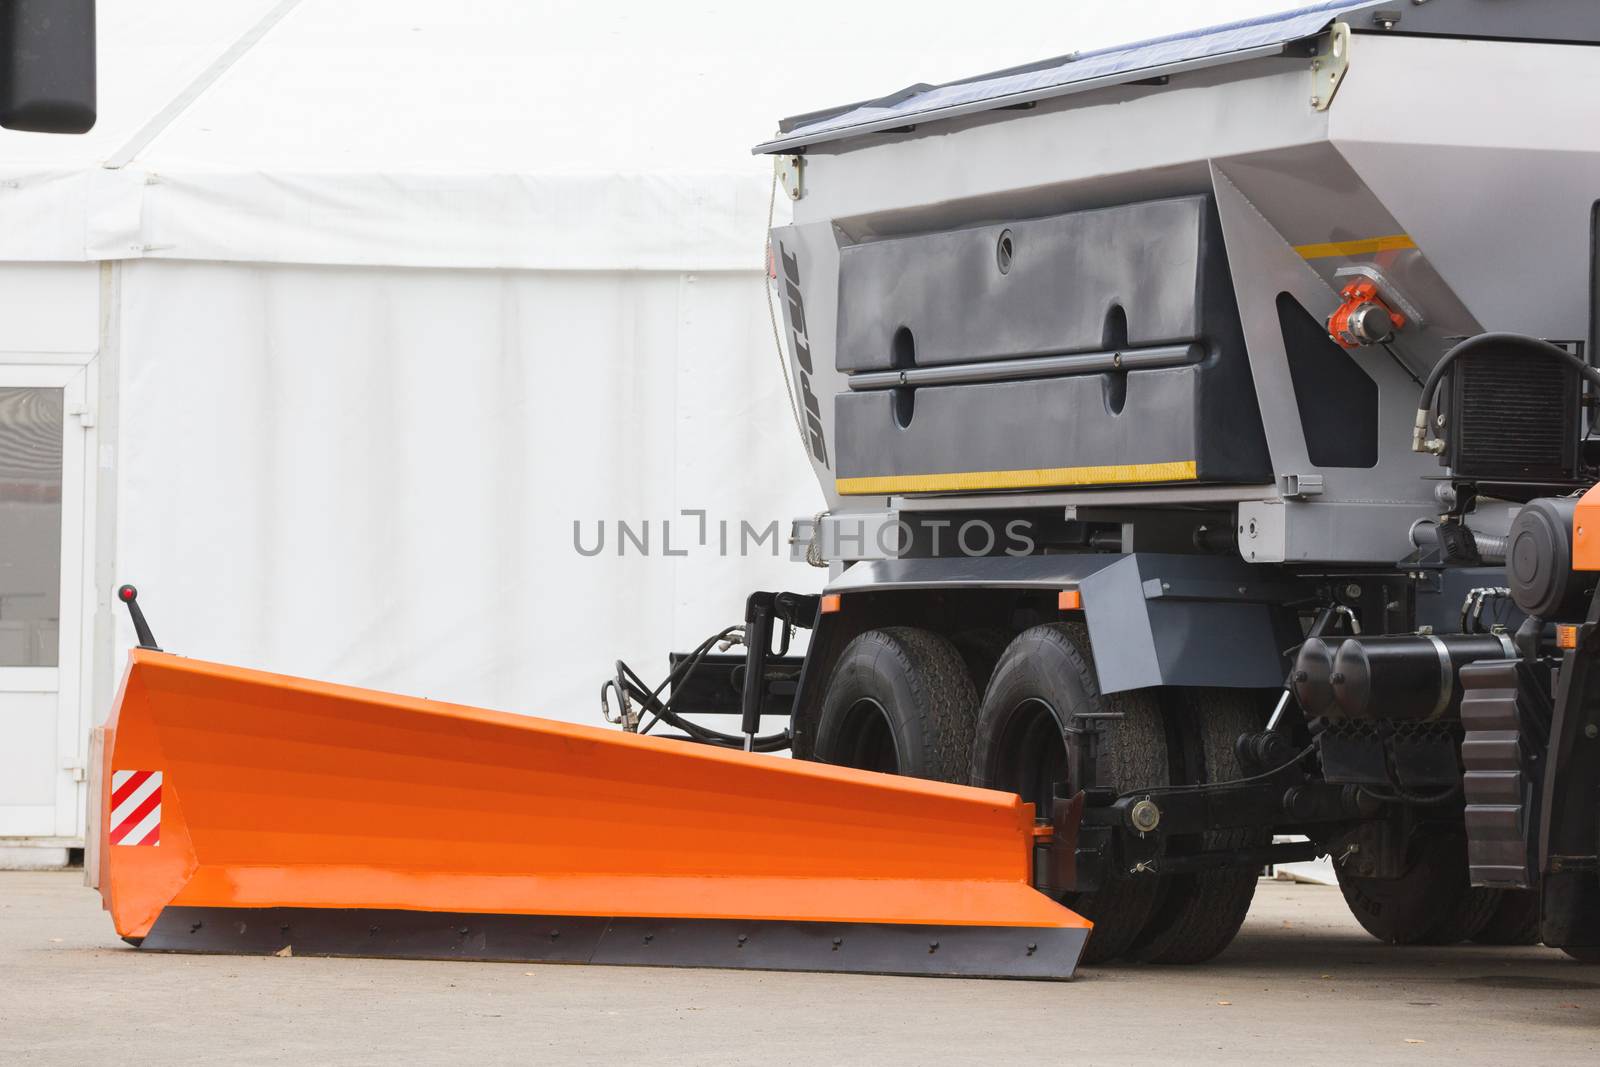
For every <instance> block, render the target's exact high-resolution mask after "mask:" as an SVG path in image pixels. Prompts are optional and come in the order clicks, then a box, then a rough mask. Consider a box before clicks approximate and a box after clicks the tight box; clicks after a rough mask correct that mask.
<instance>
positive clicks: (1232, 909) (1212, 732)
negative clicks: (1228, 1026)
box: [1128, 689, 1272, 963]
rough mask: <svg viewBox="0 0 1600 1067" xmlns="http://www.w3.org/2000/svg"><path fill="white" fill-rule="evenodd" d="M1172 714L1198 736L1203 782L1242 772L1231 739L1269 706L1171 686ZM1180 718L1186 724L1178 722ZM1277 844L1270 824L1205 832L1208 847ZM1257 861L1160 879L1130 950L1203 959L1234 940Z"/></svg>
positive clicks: (1234, 693) (1251, 697)
mask: <svg viewBox="0 0 1600 1067" xmlns="http://www.w3.org/2000/svg"><path fill="white" fill-rule="evenodd" d="M1167 696H1168V707H1169V715H1170V716H1173V717H1175V718H1176V719H1178V720H1182V719H1187V720H1188V723H1189V724H1191V725H1192V726H1193V728H1194V734H1195V736H1196V737H1197V739H1198V747H1199V749H1200V752H1199V755H1200V758H1201V766H1202V768H1203V777H1202V778H1201V780H1202V781H1206V782H1226V781H1231V780H1233V779H1236V778H1240V777H1243V774H1244V772H1243V770H1241V768H1240V767H1239V757H1238V755H1237V754H1236V753H1235V752H1234V742H1236V741H1237V740H1238V738H1239V735H1240V734H1245V733H1252V732H1254V731H1257V730H1260V729H1261V728H1262V726H1263V725H1264V723H1265V722H1266V714H1265V709H1264V708H1262V707H1261V706H1260V703H1261V702H1260V700H1259V699H1258V698H1257V696H1256V694H1254V693H1252V692H1250V691H1248V690H1238V689H1171V690H1168V691H1167ZM1175 725H1183V724H1182V723H1181V722H1178V723H1175ZM1271 843H1272V828H1271V827H1260V828H1250V827H1241V828H1238V829H1232V830H1217V831H1214V832H1211V833H1207V834H1206V835H1205V836H1204V847H1205V848H1206V849H1207V850H1212V849H1225V848H1253V847H1257V846H1260V845H1268V844H1271ZM1260 878H1261V869H1260V868H1259V867H1223V868H1219V869H1217V870H1210V871H1198V872H1195V873H1192V874H1173V875H1166V876H1163V877H1162V879H1161V893H1160V897H1159V899H1158V901H1157V904H1156V908H1155V911H1154V913H1153V914H1152V915H1151V917H1150V922H1149V923H1148V924H1147V925H1146V926H1145V928H1144V930H1143V932H1141V933H1140V934H1139V936H1138V937H1137V938H1136V939H1135V940H1134V942H1133V944H1132V945H1131V946H1130V948H1129V951H1128V956H1129V958H1130V959H1136V960H1140V961H1142V962H1145V963H1203V962H1205V961H1206V960H1209V959H1211V958H1212V957H1214V956H1216V955H1217V954H1218V953H1220V952H1221V951H1222V950H1223V949H1225V948H1227V947H1228V945H1229V944H1231V943H1232V942H1233V939H1234V936H1235V935H1237V934H1238V932H1239V927H1240V926H1242V925H1244V919H1245V915H1246V913H1248V912H1249V910H1250V902H1251V901H1252V900H1254V899H1255V895H1256V883H1257V882H1259V881H1260Z"/></svg>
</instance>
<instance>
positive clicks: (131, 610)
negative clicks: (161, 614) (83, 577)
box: [117, 585, 161, 652]
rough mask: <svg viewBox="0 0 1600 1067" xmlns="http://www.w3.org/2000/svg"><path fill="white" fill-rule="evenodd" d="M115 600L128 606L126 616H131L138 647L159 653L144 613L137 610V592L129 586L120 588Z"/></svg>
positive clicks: (158, 646)
mask: <svg viewBox="0 0 1600 1067" xmlns="http://www.w3.org/2000/svg"><path fill="white" fill-rule="evenodd" d="M117 599H118V600H120V601H122V602H123V603H124V604H126V605H128V614H129V615H131V616H133V632H134V633H136V634H138V635H139V647H140V648H148V649H150V650H151V651H152V652H160V651H161V646H160V645H158V644H156V635H155V634H153V633H151V632H150V624H149V623H147V622H145V621H144V612H143V611H140V610H139V590H137V589H135V588H134V587H133V586H131V585H125V586H122V587H121V588H120V589H118V590H117Z"/></svg>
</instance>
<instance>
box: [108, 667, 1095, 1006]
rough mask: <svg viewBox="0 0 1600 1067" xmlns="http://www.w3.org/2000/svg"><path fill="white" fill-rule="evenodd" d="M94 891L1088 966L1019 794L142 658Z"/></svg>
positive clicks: (311, 917)
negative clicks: (1035, 884)
mask: <svg viewBox="0 0 1600 1067" xmlns="http://www.w3.org/2000/svg"><path fill="white" fill-rule="evenodd" d="M101 766H102V767H103V768H104V773H103V775H102V778H103V781H102V785H101V798H100V804H101V821H100V825H101V840H100V844H101V849H100V856H101V860H100V862H101V864H102V867H101V871H100V889H101V894H102V897H103V899H104V903H105V906H106V908H107V910H109V911H110V912H111V917H112V920H113V922H114V923H115V925H116V929H117V933H118V934H120V935H121V936H122V937H123V938H124V939H126V940H127V941H129V942H131V943H133V944H136V945H140V946H141V947H143V948H146V949H158V950H167V951H192V952H224V953H245V954H273V953H276V954H297V955H332V956H400V957H411V958H442V959H504V960H528V961H550V962H564V963H626V964H661V965H679V966H708V967H753V968H764V969H774V970H815V971H861V972H874V973H895V974H929V975H964V976H993V977H1030V978H1067V977H1071V975H1072V972H1073V969H1074V967H1075V966H1076V964H1077V960H1078V956H1079V954H1080V953H1081V951H1082V948H1083V944H1084V941H1085V939H1086V937H1087V935H1088V932H1089V923H1088V922H1087V921H1086V920H1084V919H1082V918H1080V917H1079V916H1077V915H1075V914H1073V913H1072V912H1071V911H1068V910H1067V909H1066V908H1063V907H1061V906H1060V905H1058V904H1056V903H1055V902H1053V901H1052V900H1050V899H1049V898H1048V897H1046V896H1044V895H1043V894H1042V893H1039V892H1038V891H1036V890H1035V889H1033V888H1032V886H1031V885H1030V884H1029V874H1030V866H1031V858H1032V851H1033V847H1034V833H1035V830H1034V816H1033V806H1032V805H1031V804H1025V803H1023V802H1022V801H1021V800H1020V799H1019V798H1017V797H1016V796H1013V795H1011V794H1009V793H998V792H992V791H989V790H983V789H974V788H968V787H965V786H954V785H945V784H941V783H935V782H925V781H919V780H916V779H909V778H896V777H892V776H889V775H882V774H874V773H870V772H866V771H856V770H849V769H845V768H838V767H829V766H823V765H820V764H814V763H804V762H800V761H794V760H785V759H779V758H775V757H771V756H760V755H746V754H744V753H738V752H728V751H724V750H721V749H713V748H706V747H703V746H700V745H694V744H689V743H686V742H682V741H674V740H668V739H658V738H652V737H639V736H635V735H632V734H624V733H619V732H612V731H607V730H601V729H597V728H592V727H586V726H576V725H572V724H569V723H564V722H552V721H550V720H546V719H537V718H530V717H525V716H520V715H512V714H507V713H503V712H494V711H484V710H480V709H477V708H468V707H460V706H456V705H450V704H441V703H436V702H434V701H430V700H420V699H415V698H411V697H403V696H394V695H390V694H386V693H379V692H374V691H371V690H364V689H355V688H350V687H346V686H337V685H328V684H324V683H321V682H313V681H307V680H304V679H300V678H290V677H285V676H282V675H274V674H265V673H262V672H259V671H251V670H244V669H241V668H237V667H228V666H221V665H218V664H213V663H204V662H199V661H195V660H188V659H183V658H180V657H177V656H172V655H168V654H166V653H161V652H151V651H143V650H138V651H135V652H134V653H133V655H132V659H131V662H130V665H129V668H128V672H127V674H126V676H125V677H124V679H123V683H122V689H121V692H120V694H119V696H118V699H117V705H116V708H115V709H114V710H113V712H112V716H111V719H110V720H109V721H108V723H107V729H106V731H105V750H104V752H103V753H102V763H101Z"/></svg>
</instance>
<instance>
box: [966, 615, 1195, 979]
mask: <svg viewBox="0 0 1600 1067" xmlns="http://www.w3.org/2000/svg"><path fill="white" fill-rule="evenodd" d="M1088 649H1089V640H1088V633H1087V631H1085V630H1084V628H1083V627H1082V626H1078V625H1074V624H1070V623H1055V624H1051V625H1046V626H1035V627H1034V628H1033V629H1031V630H1027V631H1025V632H1023V633H1022V634H1020V635H1019V636H1018V637H1017V638H1016V639H1015V640H1014V641H1012V642H1011V644H1010V646H1009V647H1007V649H1006V651H1005V654H1004V655H1002V656H1001V657H1000V662H999V663H998V664H996V665H995V669H994V675H993V677H991V678H990V680H989V686H988V689H987V691H986V692H985V694H984V698H983V706H982V708H981V709H980V710H979V712H978V726H977V733H976V736H975V737H974V739H973V750H972V781H973V783H974V784H975V785H981V786H987V787H989V788H991V789H1005V790H1009V791H1011V792H1014V793H1018V794H1020V795H1021V796H1022V798H1023V799H1024V800H1030V801H1032V802H1033V803H1034V804H1035V805H1036V806H1038V809H1039V810H1040V811H1048V810H1049V805H1050V801H1051V799H1052V797H1053V795H1054V786H1055V784H1056V783H1057V782H1065V783H1067V785H1068V788H1070V789H1073V790H1077V789H1083V788H1086V787H1088V786H1091V785H1093V786H1107V787H1110V788H1113V789H1116V790H1118V791H1119V792H1125V791H1127V790H1131V789H1137V788H1141V787H1146V786H1158V785H1166V784H1167V782H1168V780H1169V774H1168V768H1167V740H1166V731H1165V729H1164V727H1163V726H1162V722H1161V709H1160V707H1159V706H1158V705H1157V703H1156V701H1155V699H1154V698H1153V697H1152V696H1151V695H1150V694H1149V693H1144V692H1132V693H1118V694H1115V695H1113V696H1106V695H1104V694H1102V693H1101V692H1100V686H1099V683H1098V681H1097V680H1096V678H1095V672H1094V666H1093V662H1092V660H1091V659H1090V657H1089V651H1088ZM1079 716H1091V717H1092V718H1090V719H1088V720H1087V722H1088V723H1091V724H1092V725H1093V726H1094V727H1095V728H1097V730H1098V734H1099V748H1098V751H1097V752H1096V753H1095V759H1094V772H1093V777H1094V780H1093V781H1092V782H1079V781H1073V780H1072V772H1071V770H1070V768H1071V766H1072V763H1073V760H1072V759H1071V758H1069V755H1068V754H1069V752H1070V751H1072V749H1074V748H1075V747H1076V746H1077V744H1078V741H1077V740H1076V738H1078V737H1080V736H1084V735H1083V734H1082V731H1083V729H1084V726H1085V720H1082V719H1079V718H1078V717H1079ZM1069 727H1070V728H1071V730H1072V731H1073V732H1069ZM1157 888H1158V881H1157V879H1156V878H1155V877H1153V876H1151V875H1130V874H1127V873H1126V872H1123V871H1108V872H1107V874H1106V880H1105V884H1104V885H1103V886H1102V887H1101V888H1100V889H1099V890H1097V891H1095V892H1093V893H1077V894H1069V895H1068V896H1067V897H1066V898H1065V900H1064V903H1066V904H1067V906H1069V907H1071V908H1072V909H1074V910H1075V911H1077V912H1078V913H1080V914H1081V915H1083V916H1084V917H1085V918H1087V919H1090V920H1092V921H1093V922H1094V924H1095V925H1094V932H1093V933H1092V934H1090V935H1089V943H1088V945H1087V946H1086V947H1085V949H1084V953H1083V962H1085V963H1099V962H1102V961H1104V960H1108V959H1112V958H1114V957H1116V956H1120V955H1122V954H1123V953H1124V952H1125V951H1127V949H1128V946H1129V945H1131V944H1132V943H1133V939H1134V938H1135V937H1137V936H1138V935H1139V932H1140V931H1141V930H1142V929H1144V926H1145V923H1146V922H1148V921H1149V918H1150V913H1151V910H1152V909H1153V908H1154V907H1155V903H1156V890H1157Z"/></svg>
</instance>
